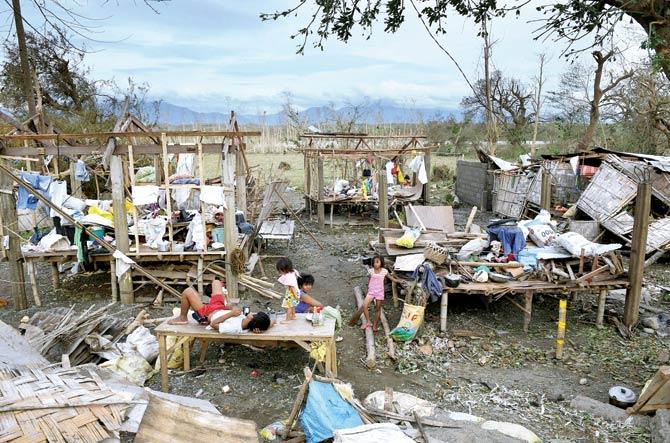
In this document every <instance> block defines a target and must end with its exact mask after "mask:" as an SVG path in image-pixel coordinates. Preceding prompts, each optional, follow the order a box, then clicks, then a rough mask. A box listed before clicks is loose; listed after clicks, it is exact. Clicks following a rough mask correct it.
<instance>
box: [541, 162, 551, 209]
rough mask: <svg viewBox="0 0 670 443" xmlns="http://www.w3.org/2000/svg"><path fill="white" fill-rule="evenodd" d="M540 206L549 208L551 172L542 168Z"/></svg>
mask: <svg viewBox="0 0 670 443" xmlns="http://www.w3.org/2000/svg"><path fill="white" fill-rule="evenodd" d="M540 208H542V209H546V210H547V211H549V210H551V174H550V173H549V170H547V169H546V168H542V182H541V188H540Z"/></svg>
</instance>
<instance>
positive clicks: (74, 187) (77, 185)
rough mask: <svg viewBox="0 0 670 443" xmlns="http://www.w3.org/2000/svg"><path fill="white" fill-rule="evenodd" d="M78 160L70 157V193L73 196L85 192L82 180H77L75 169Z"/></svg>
mask: <svg viewBox="0 0 670 443" xmlns="http://www.w3.org/2000/svg"><path fill="white" fill-rule="evenodd" d="M76 164H77V161H76V160H74V159H70V195H72V196H73V197H81V196H83V195H84V193H83V192H82V191H81V182H80V181H79V180H77V177H76V174H75V169H76Z"/></svg>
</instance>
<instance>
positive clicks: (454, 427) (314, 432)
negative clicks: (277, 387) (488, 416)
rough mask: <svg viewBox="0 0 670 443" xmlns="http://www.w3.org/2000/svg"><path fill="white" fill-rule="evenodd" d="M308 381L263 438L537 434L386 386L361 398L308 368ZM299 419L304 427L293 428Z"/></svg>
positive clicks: (356, 442) (361, 442)
mask: <svg viewBox="0 0 670 443" xmlns="http://www.w3.org/2000/svg"><path fill="white" fill-rule="evenodd" d="M304 375H305V380H304V382H303V384H302V386H301V387H300V390H299V392H298V395H297V396H296V400H295V403H294V405H293V408H292V410H291V413H290V415H289V418H288V419H287V420H285V421H276V422H274V423H272V424H270V425H268V426H266V427H265V428H264V429H262V430H261V432H260V435H261V437H262V438H263V439H264V440H265V441H275V440H276V439H278V438H280V437H283V438H291V440H290V441H293V442H302V441H306V442H307V443H316V442H320V441H324V440H328V439H331V438H332V439H333V441H334V442H338V443H368V442H370V443H372V442H379V441H389V442H391V441H392V442H407V443H411V442H414V441H417V440H419V439H421V440H422V441H424V442H428V441H430V439H431V438H433V439H439V440H442V441H455V440H459V441H460V440H461V439H462V438H463V436H465V435H470V434H471V433H472V432H474V431H475V428H477V433H478V435H483V436H487V437H490V438H491V439H492V440H493V439H495V440H496V441H497V440H500V439H501V438H502V439H504V436H507V437H513V438H518V439H521V440H523V441H532V442H535V441H539V438H538V437H537V436H536V435H535V434H534V433H533V432H532V431H530V430H528V429H526V428H524V427H523V426H520V425H516V424H512V423H504V422H494V421H488V420H485V419H483V418H480V417H475V416H472V415H469V414H462V413H453V412H451V411H446V410H442V409H439V408H438V407H437V406H436V405H435V404H434V403H431V402H429V401H427V400H424V399H421V398H418V397H415V396H413V395H409V394H405V393H402V392H394V391H393V389H392V388H390V387H387V388H386V389H385V390H384V391H376V392H373V393H371V394H370V395H368V396H367V397H366V398H365V399H364V400H363V401H360V400H359V399H357V398H356V396H355V394H354V391H353V389H352V387H351V384H349V383H346V382H344V381H342V380H339V379H334V378H325V377H320V376H318V375H315V374H313V373H312V371H311V370H310V369H309V368H305V370H304ZM296 422H298V423H299V425H300V427H301V428H302V432H298V431H294V430H293V428H294V426H295V425H296Z"/></svg>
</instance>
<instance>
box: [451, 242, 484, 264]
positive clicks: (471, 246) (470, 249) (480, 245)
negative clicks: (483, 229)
mask: <svg viewBox="0 0 670 443" xmlns="http://www.w3.org/2000/svg"><path fill="white" fill-rule="evenodd" d="M488 246H489V241H488V240H486V239H481V238H476V239H474V240H470V241H469V242H467V243H466V244H464V245H463V247H462V248H461V250H460V251H458V254H456V258H457V259H458V260H460V261H465V260H468V259H469V258H470V256H472V255H479V254H481V253H482V251H483V250H484V249H486V248H487V247H488Z"/></svg>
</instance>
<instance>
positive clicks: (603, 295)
mask: <svg viewBox="0 0 670 443" xmlns="http://www.w3.org/2000/svg"><path fill="white" fill-rule="evenodd" d="M606 301H607V289H601V290H600V292H599V293H598V316H597V317H596V327H597V328H598V329H600V328H602V327H603V321H604V319H605V302H606Z"/></svg>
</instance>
